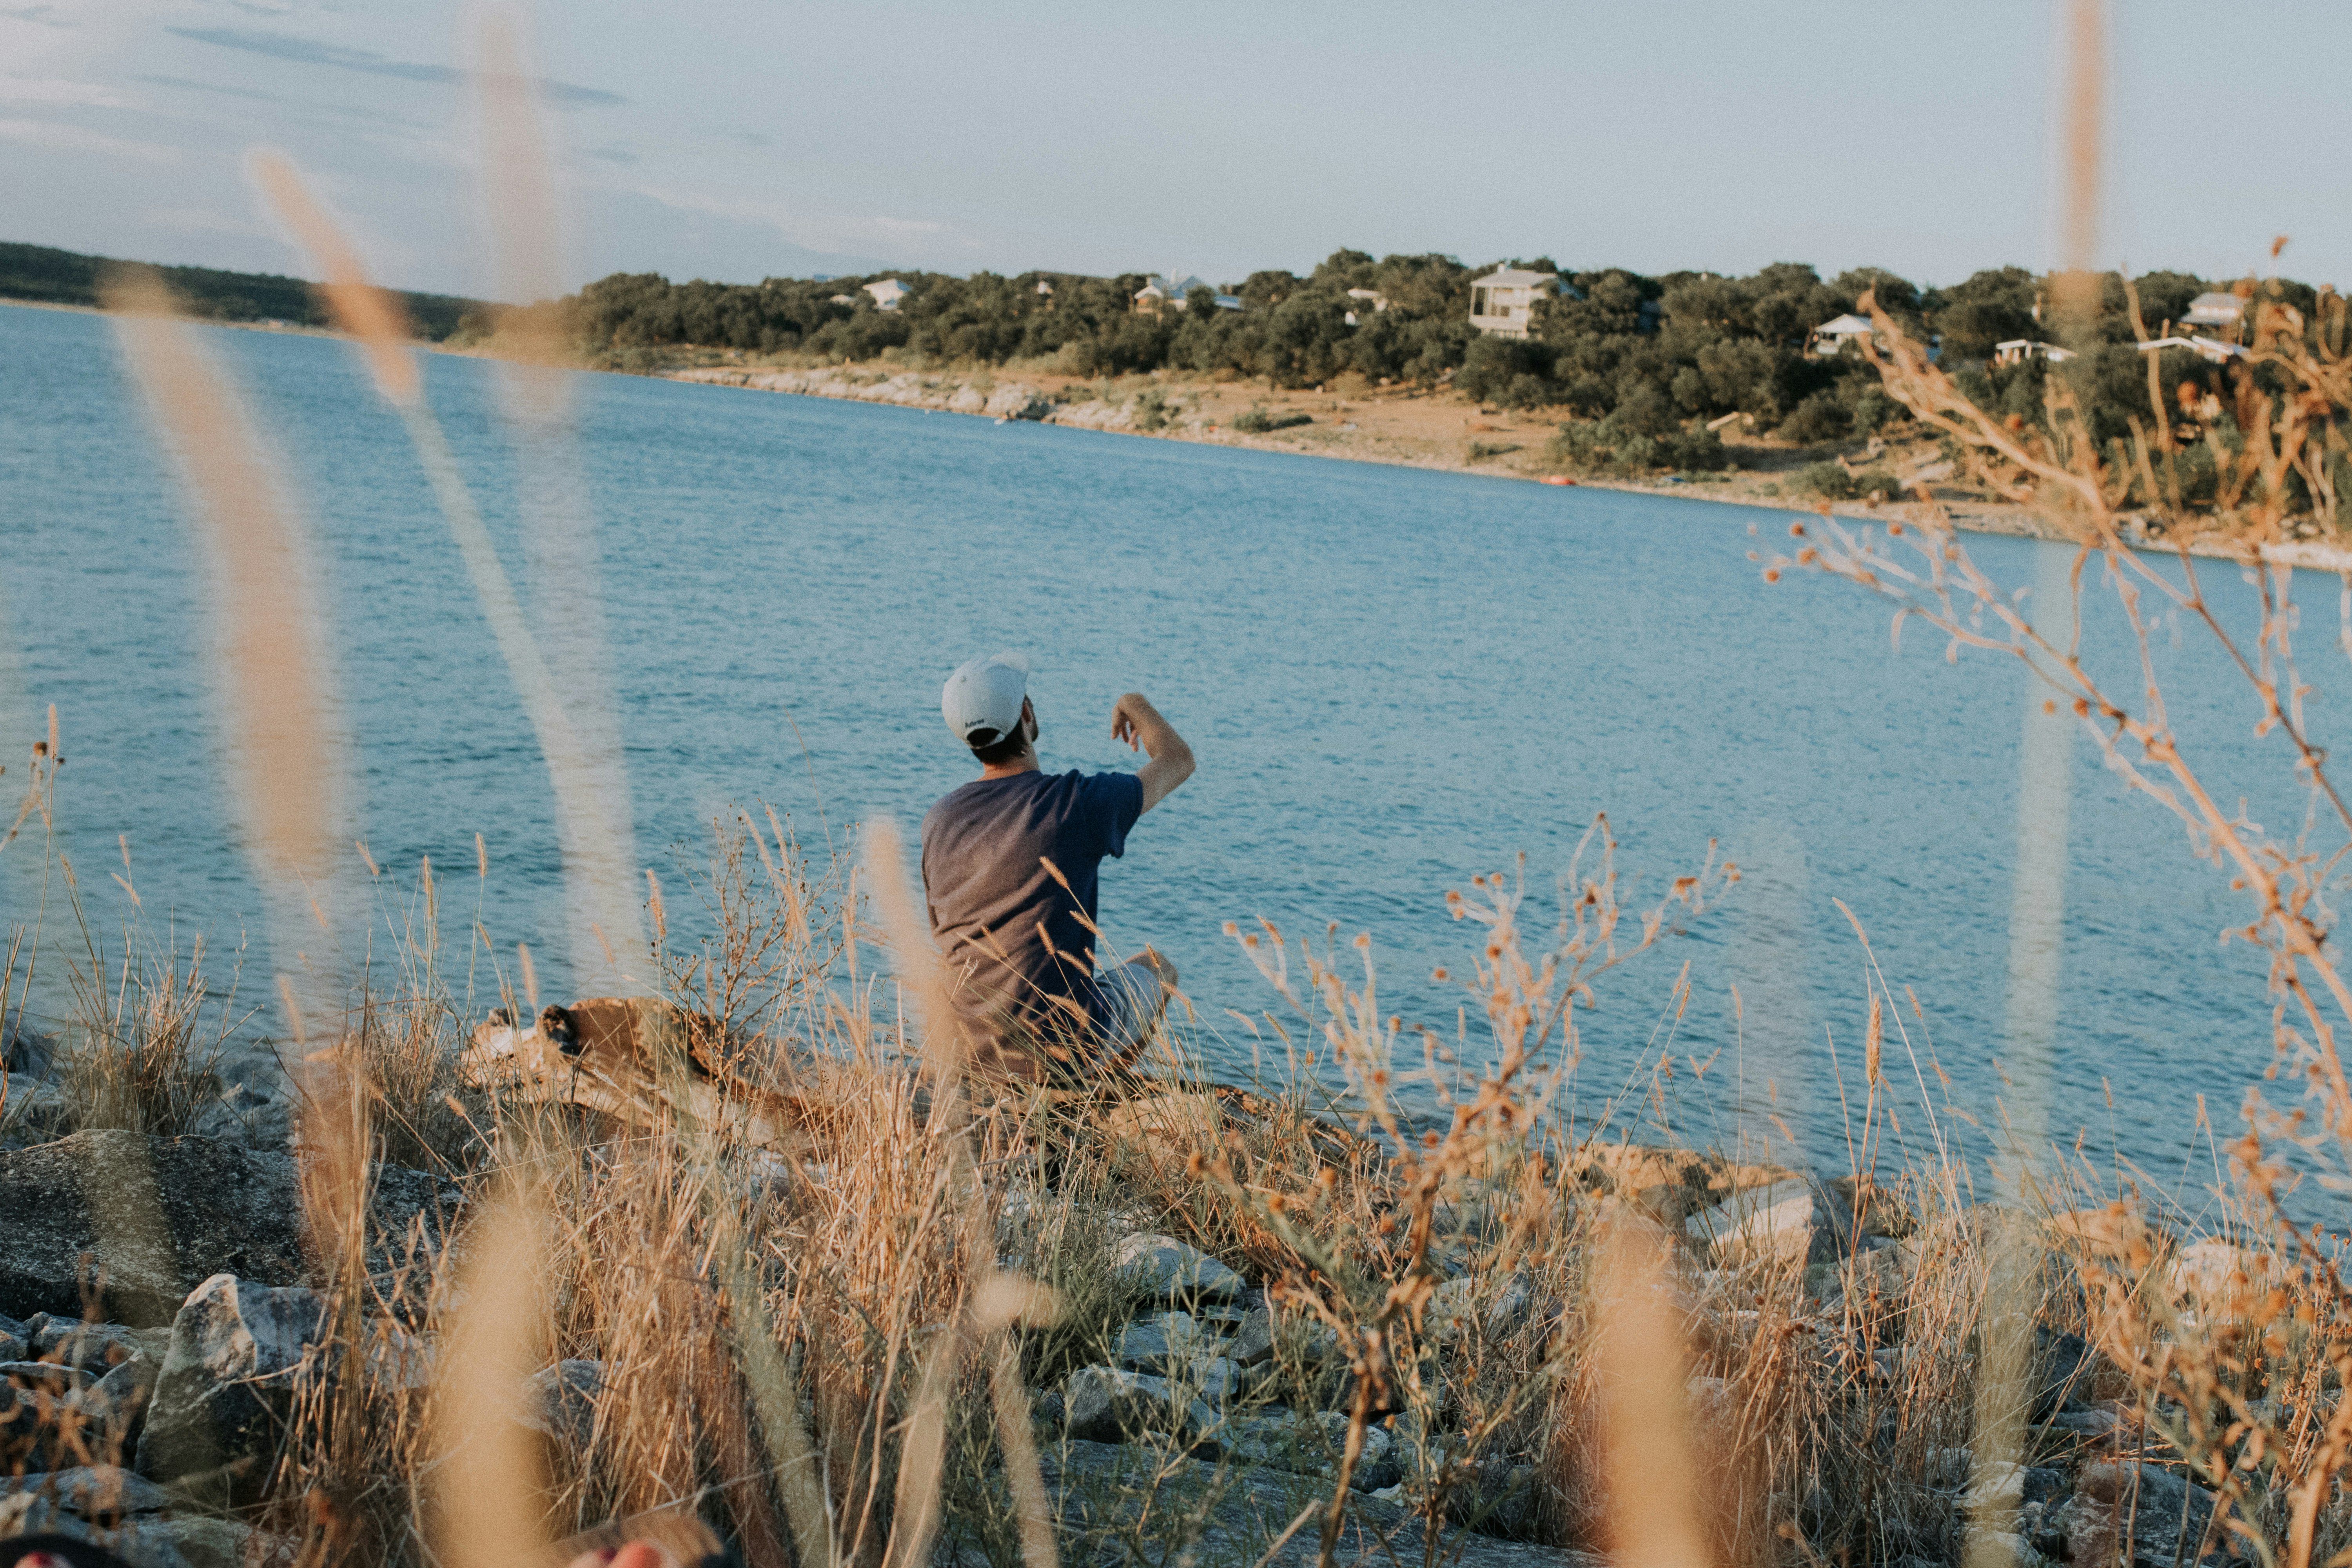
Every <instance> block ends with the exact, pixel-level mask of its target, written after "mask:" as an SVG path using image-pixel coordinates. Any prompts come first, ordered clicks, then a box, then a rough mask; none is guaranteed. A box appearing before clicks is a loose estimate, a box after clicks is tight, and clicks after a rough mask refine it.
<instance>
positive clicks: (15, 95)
mask: <svg viewBox="0 0 2352 1568" xmlns="http://www.w3.org/2000/svg"><path fill="white" fill-rule="evenodd" d="M0 103H60V104H68V105H70V106H71V107H73V108H76V109H128V108H130V107H131V106H130V104H128V103H127V102H125V101H124V100H123V98H122V96H121V94H120V93H118V92H116V91H114V90H113V89H110V88H104V87H100V86H99V85H98V84H97V83H96V82H93V81H66V80H63V79H59V78H56V77H24V76H0Z"/></svg>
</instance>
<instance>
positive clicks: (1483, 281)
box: [1470, 267, 1559, 338]
mask: <svg viewBox="0 0 2352 1568" xmlns="http://www.w3.org/2000/svg"><path fill="white" fill-rule="evenodd" d="M1558 291H1559V274H1558V273H1554V272H1530V271H1528V269H1527V268H1522V267H1504V268H1497V269H1496V270H1495V271H1493V272H1489V273H1487V274H1486V276H1485V277H1484V278H1477V279H1472V280H1471V283H1470V324H1471V325H1472V326H1474V327H1475V328H1477V329H1478V330H1479V331H1482V332H1485V333H1487V334H1488V335H1489V336H1492V337H1497V338H1524V337H1526V336H1527V335H1528V330H1529V329H1530V328H1531V327H1532V326H1533V325H1534V324H1535V314H1536V301H1537V300H1542V299H1548V298H1549V297H1550V296H1551V295H1552V294H1554V293H1557V292H1558Z"/></svg>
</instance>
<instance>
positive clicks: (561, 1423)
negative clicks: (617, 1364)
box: [522, 1361, 604, 1449]
mask: <svg viewBox="0 0 2352 1568" xmlns="http://www.w3.org/2000/svg"><path fill="white" fill-rule="evenodd" d="M602 1393H604V1363H603V1362H601V1361H560V1362H557V1363H555V1364H554V1365H553V1366H549V1367H541V1369H540V1370H539V1371H537V1372H535V1373H531V1374H530V1377H529V1378H527V1379H525V1380H524V1383H523V1415H522V1424H523V1425H524V1426H528V1427H530V1428H531V1429H532V1430H533V1431H535V1432H544V1433H546V1434H547V1435H548V1436H551V1437H553V1438H555V1439H557V1440H558V1441H560V1442H565V1443H569V1444H571V1445H572V1447H574V1448H583V1449H584V1448H586V1447H588V1443H589V1440H590V1439H591V1438H592V1437H593V1436H595V1432H596V1396H597V1395H598V1394H602Z"/></svg>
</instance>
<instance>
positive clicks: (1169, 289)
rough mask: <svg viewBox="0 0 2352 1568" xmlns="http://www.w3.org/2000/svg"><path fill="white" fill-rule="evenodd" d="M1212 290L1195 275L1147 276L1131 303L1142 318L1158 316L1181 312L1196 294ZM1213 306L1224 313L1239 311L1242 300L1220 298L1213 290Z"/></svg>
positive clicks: (1239, 298) (1147, 274)
mask: <svg viewBox="0 0 2352 1568" xmlns="http://www.w3.org/2000/svg"><path fill="white" fill-rule="evenodd" d="M1194 289H1209V285H1208V284H1207V283H1205V282H1203V281H1202V279H1199V278H1197V277H1195V276H1194V275H1192V273H1189V272H1188V273H1186V274H1185V275H1184V276H1183V277H1181V278H1178V279H1169V278H1166V277H1164V276H1162V275H1161V274H1160V273H1157V272H1150V273H1146V274H1145V275H1144V279H1143V287H1142V288H1140V289H1137V290H1136V291H1135V297H1134V300H1132V301H1131V304H1132V308H1133V309H1134V310H1135V313H1136V314H1137V315H1139V316H1156V315H1158V314H1160V311H1162V310H1182V309H1184V308H1185V306H1187V305H1188V304H1190V303H1191V302H1192V290H1194ZM1209 293H1210V296H1211V300H1212V302H1213V304H1215V306H1216V307H1217V309H1218V310H1240V309H1241V308H1242V298H1241V296H1240V295H1238V294H1220V293H1218V292H1217V291H1216V290H1215V289H1209Z"/></svg>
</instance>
